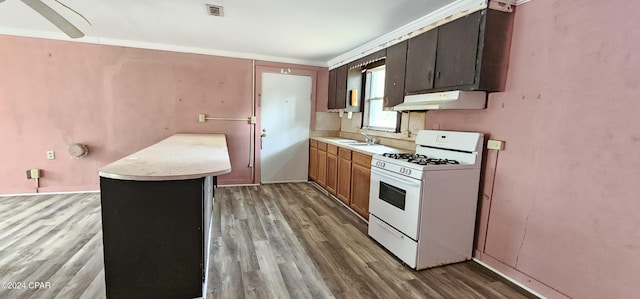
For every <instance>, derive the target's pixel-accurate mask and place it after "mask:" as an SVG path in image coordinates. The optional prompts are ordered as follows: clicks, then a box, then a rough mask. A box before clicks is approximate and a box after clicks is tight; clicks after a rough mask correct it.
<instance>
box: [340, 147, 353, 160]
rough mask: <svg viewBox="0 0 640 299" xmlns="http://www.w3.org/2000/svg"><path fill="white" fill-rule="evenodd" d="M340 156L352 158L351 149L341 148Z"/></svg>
mask: <svg viewBox="0 0 640 299" xmlns="http://www.w3.org/2000/svg"><path fill="white" fill-rule="evenodd" d="M338 156H339V157H340V158H342V159H347V160H351V151H350V150H348V149H346V148H339V149H338Z"/></svg>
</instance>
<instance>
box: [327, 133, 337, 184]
mask: <svg viewBox="0 0 640 299" xmlns="http://www.w3.org/2000/svg"><path fill="white" fill-rule="evenodd" d="M337 187H338V147H337V146H335V145H332V144H329V145H327V181H326V184H325V188H326V189H327V191H329V193H331V194H333V195H336V188H337Z"/></svg>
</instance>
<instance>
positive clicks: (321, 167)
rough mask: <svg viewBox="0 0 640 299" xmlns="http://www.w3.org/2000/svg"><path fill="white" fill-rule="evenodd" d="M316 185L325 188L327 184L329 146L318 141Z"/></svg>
mask: <svg viewBox="0 0 640 299" xmlns="http://www.w3.org/2000/svg"><path fill="white" fill-rule="evenodd" d="M316 183H318V185H320V186H322V188H325V186H326V184H327V144H326V143H324V142H320V141H318V174H317V176H316Z"/></svg>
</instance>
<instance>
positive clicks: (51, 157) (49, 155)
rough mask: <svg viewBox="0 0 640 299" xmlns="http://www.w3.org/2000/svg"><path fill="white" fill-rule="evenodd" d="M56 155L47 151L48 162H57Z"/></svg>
mask: <svg viewBox="0 0 640 299" xmlns="http://www.w3.org/2000/svg"><path fill="white" fill-rule="evenodd" d="M55 159H56V153H55V152H54V151H47V160H55Z"/></svg>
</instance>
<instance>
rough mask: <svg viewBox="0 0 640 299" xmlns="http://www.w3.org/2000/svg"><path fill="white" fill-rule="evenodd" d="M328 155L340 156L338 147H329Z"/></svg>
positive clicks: (330, 145) (329, 145)
mask: <svg viewBox="0 0 640 299" xmlns="http://www.w3.org/2000/svg"><path fill="white" fill-rule="evenodd" d="M327 153H329V154H334V155H338V147H337V146H335V145H333V144H328V145H327Z"/></svg>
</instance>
